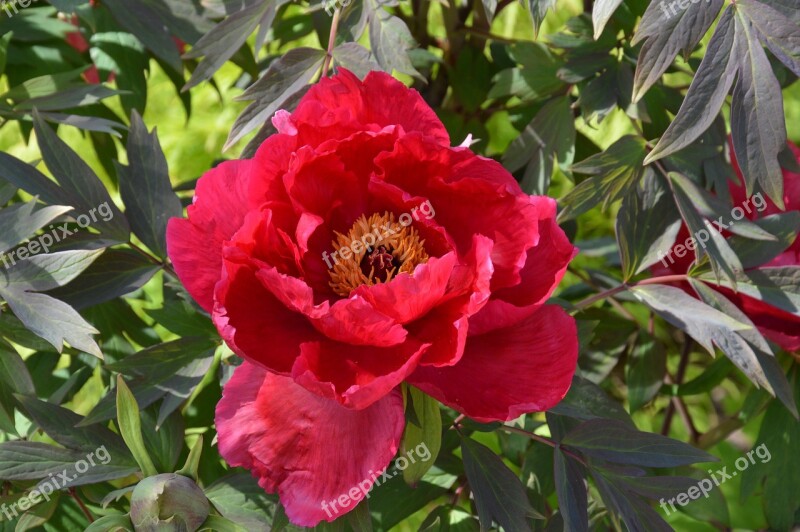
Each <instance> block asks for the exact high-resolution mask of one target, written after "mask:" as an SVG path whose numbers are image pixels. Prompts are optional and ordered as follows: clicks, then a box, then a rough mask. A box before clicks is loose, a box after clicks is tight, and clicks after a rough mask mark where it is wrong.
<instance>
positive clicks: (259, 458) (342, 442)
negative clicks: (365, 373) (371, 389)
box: [216, 362, 405, 527]
mask: <svg viewBox="0 0 800 532" xmlns="http://www.w3.org/2000/svg"><path fill="white" fill-rule="evenodd" d="M216 424H217V432H218V434H219V450H220V454H222V456H223V457H224V458H225V460H226V461H227V462H228V463H229V464H230V465H231V466H234V467H245V468H247V469H250V470H251V472H252V473H253V476H254V477H256V478H257V479H258V480H259V484H260V485H261V487H263V488H264V489H265V490H266V491H268V492H270V493H275V492H277V493H278V494H279V495H280V499H281V503H282V504H283V506H284V508H285V509H286V514H287V515H288V517H289V519H290V520H291V521H292V523H294V524H295V525H299V526H307V527H313V526H316V525H317V524H318V523H320V522H321V521H329V522H330V521H333V520H335V519H336V518H337V517H340V516H341V515H344V514H345V513H347V512H349V511H351V510H352V509H354V508H355V507H356V506H357V505H358V503H359V502H360V501H361V500H362V499H363V498H364V496H365V494H366V493H367V492H368V491H369V489H370V488H371V486H372V485H373V483H374V479H375V478H376V477H377V476H378V475H380V473H381V472H382V471H383V470H384V469H386V467H387V466H388V465H389V463H390V461H391V459H392V458H393V457H394V455H395V454H396V453H397V449H398V447H399V445H400V439H401V437H402V434H403V427H404V425H405V418H404V414H403V399H402V396H401V395H400V393H399V392H397V391H393V392H391V393H390V394H389V395H387V396H386V397H384V398H383V399H381V400H380V401H378V402H376V403H374V404H373V405H372V406H370V407H369V408H366V409H363V410H350V409H347V408H343V407H341V406H339V405H338V404H336V403H335V402H333V401H329V400H327V399H323V398H321V397H319V396H316V395H314V394H312V393H309V392H308V391H306V390H304V389H303V388H302V387H300V386H298V385H296V384H295V383H294V382H292V380H291V379H289V378H286V377H281V376H278V375H275V374H272V373H269V372H267V371H265V370H263V369H261V368H259V367H258V366H255V365H253V364H250V363H248V362H245V363H244V364H243V365H242V366H241V367H239V368H237V369H236V372H235V373H234V375H233V377H232V378H231V380H230V382H228V384H226V385H225V389H224V392H223V398H222V400H221V401H220V402H219V404H218V405H217V415H216ZM351 490H352V491H351ZM340 497H342V499H341V501H340Z"/></svg>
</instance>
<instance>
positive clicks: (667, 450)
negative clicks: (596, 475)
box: [561, 419, 718, 467]
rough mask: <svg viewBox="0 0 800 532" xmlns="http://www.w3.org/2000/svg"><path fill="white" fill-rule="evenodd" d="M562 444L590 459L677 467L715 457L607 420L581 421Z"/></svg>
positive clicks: (711, 460) (677, 442)
mask: <svg viewBox="0 0 800 532" xmlns="http://www.w3.org/2000/svg"><path fill="white" fill-rule="evenodd" d="M561 444H562V445H564V446H567V447H570V448H573V449H578V450H579V451H580V452H581V453H583V454H584V455H586V456H589V457H591V458H596V459H599V460H605V461H608V462H614V463H618V464H628V465H635V466H644V467H677V466H682V465H689V464H694V463H697V462H716V461H718V458H716V457H715V456H712V455H710V454H708V453H706V452H705V451H701V450H699V449H695V448H694V447H692V446H691V445H688V444H686V443H683V442H680V441H677V440H673V439H670V438H666V437H664V436H661V435H660V434H652V433H650V432H641V431H639V430H636V429H635V428H632V427H630V426H629V425H627V424H625V423H621V422H619V421H615V420H610V419H592V420H589V421H584V422H583V423H581V424H580V425H579V426H578V427H576V428H574V429H572V430H571V431H570V432H569V434H567V435H566V436H565V437H564V439H563V440H562V441H561Z"/></svg>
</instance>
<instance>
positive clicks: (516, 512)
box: [461, 438, 536, 530]
mask: <svg viewBox="0 0 800 532" xmlns="http://www.w3.org/2000/svg"><path fill="white" fill-rule="evenodd" d="M461 452H462V455H463V458H464V471H465V472H466V474H467V479H468V480H469V485H470V488H472V493H473V494H474V495H475V505H476V506H477V507H478V516H479V517H480V520H481V530H489V529H491V528H492V522H493V521H496V522H497V524H499V525H500V526H502V527H503V528H505V529H506V530H528V529H529V528H530V524H529V520H530V518H531V517H536V512H535V510H534V509H533V507H532V506H531V503H530V501H528V496H527V494H526V493H525V487H524V486H523V485H522V482H520V480H519V478H518V477H517V476H516V475H515V474H514V473H513V472H512V471H511V470H510V469H509V468H508V467H507V466H506V465H505V464H504V463H503V461H502V460H501V459H500V457H498V456H497V455H496V454H494V452H492V450H491V449H489V448H488V447H486V446H484V445H481V444H480V443H478V442H476V441H474V440H471V439H469V438H462V440H461Z"/></svg>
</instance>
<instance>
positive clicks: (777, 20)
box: [737, 0, 800, 76]
mask: <svg viewBox="0 0 800 532" xmlns="http://www.w3.org/2000/svg"><path fill="white" fill-rule="evenodd" d="M737 6H738V7H739V9H740V10H741V11H742V13H744V14H745V15H746V16H747V18H748V19H750V21H751V22H752V23H753V26H754V27H755V28H756V29H758V32H759V34H760V35H759V37H760V40H761V41H763V42H764V44H766V45H767V46H768V47H769V49H770V51H771V52H772V53H773V54H775V57H777V58H778V59H780V60H781V62H782V63H783V64H784V65H786V66H787V67H788V68H789V70H791V71H792V72H794V74H795V75H796V76H800V27H798V25H797V24H796V23H794V22H792V21H791V20H789V19H788V18H787V17H786V16H784V15H783V14H782V13H781V12H780V11H778V10H776V9H774V8H772V7H770V6H769V5H767V4H764V3H761V2H756V1H754V0H743V1H742V2H737Z"/></svg>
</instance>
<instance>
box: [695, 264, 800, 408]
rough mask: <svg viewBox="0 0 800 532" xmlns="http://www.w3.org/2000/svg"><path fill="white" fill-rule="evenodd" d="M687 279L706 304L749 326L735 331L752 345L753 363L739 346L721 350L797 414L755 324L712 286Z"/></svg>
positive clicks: (776, 366)
mask: <svg viewBox="0 0 800 532" xmlns="http://www.w3.org/2000/svg"><path fill="white" fill-rule="evenodd" d="M690 282H691V285H692V287H693V288H694V290H695V292H697V294H698V295H699V296H700V297H701V298H702V299H703V301H705V302H706V303H707V304H708V305H710V306H712V307H714V308H715V309H717V310H719V311H720V312H723V313H724V314H727V315H729V316H731V317H732V318H733V319H735V320H737V321H739V322H741V323H744V324H746V325H749V326H750V327H752V329H751V330H748V331H739V333H738V334H739V336H741V337H742V338H744V339H745V340H747V342H748V343H749V344H750V345H751V346H752V347H753V352H754V353H755V357H756V359H757V360H758V362H757V364H756V365H755V366H753V363H752V362H753V361H752V356H751V355H750V353H749V351H745V352H744V353H743V354H742V352H741V351H739V350H728V351H725V355H726V356H727V357H728V358H729V359H730V360H731V361H732V362H733V363H734V364H736V366H737V367H738V368H739V369H741V370H742V372H743V373H744V374H745V375H747V377H748V378H749V379H750V380H751V381H752V382H753V383H754V384H755V385H756V386H763V387H764V388H765V389H766V390H767V391H768V392H769V393H770V394H772V395H773V396H776V397H778V398H779V399H780V400H781V402H783V404H784V405H786V408H788V409H789V410H790V411H791V412H792V413H793V414H794V416H795V417H798V413H797V410H796V408H795V404H794V400H793V399H792V389H791V387H790V386H789V382H788V381H787V380H786V376H784V374H783V370H782V369H781V367H780V365H779V364H778V362H777V360H776V359H775V355H774V354H773V353H772V349H770V346H769V344H768V343H767V341H766V340H765V339H764V337H763V336H762V335H761V333H760V332H759V330H758V329H757V328H756V326H755V324H753V322H752V321H751V320H750V318H749V317H747V315H746V314H745V313H744V312H742V310H740V309H739V307H737V306H736V305H734V304H733V303H732V302H731V301H730V300H729V299H728V298H726V297H725V296H723V295H722V294H720V293H719V292H717V291H716V290H713V289H712V288H710V287H708V286H706V285H705V284H703V283H702V282H700V281H698V280H695V279H692V280H691V281H690ZM698 378H700V377H698Z"/></svg>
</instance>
